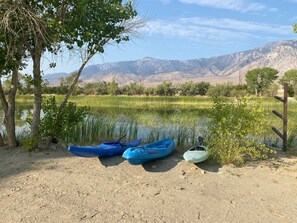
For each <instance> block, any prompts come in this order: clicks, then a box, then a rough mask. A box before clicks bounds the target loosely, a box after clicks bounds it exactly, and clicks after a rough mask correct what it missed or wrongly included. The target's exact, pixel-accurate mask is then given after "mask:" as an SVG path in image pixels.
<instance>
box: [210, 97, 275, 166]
mask: <svg viewBox="0 0 297 223" xmlns="http://www.w3.org/2000/svg"><path fill="white" fill-rule="evenodd" d="M265 115H266V114H265V113H264V111H263V110H262V109H261V108H260V103H254V104H250V105H248V100H247V99H246V98H243V99H239V100H237V101H235V102H231V103H227V102H225V101H224V100H222V99H219V98H214V105H213V108H212V110H211V114H210V120H209V121H208V128H207V130H206V131H207V136H208V137H207V139H206V143H207V146H208V149H209V153H210V159H211V160H212V161H214V162H216V163H219V164H228V163H233V164H236V165H240V164H242V163H243V162H244V161H245V159H247V158H251V159H265V158H267V155H268V154H269V153H273V151H272V150H271V149H269V148H267V147H266V146H265V145H264V144H261V143H260V142H259V141H258V140H257V138H256V137H257V136H259V135H261V134H262V133H264V124H265V123H264V120H265V118H264V116H265Z"/></svg>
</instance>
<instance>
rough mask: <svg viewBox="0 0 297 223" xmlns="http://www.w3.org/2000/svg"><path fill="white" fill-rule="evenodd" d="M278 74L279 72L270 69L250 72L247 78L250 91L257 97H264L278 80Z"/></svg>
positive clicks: (257, 69) (265, 68) (258, 69)
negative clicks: (267, 90)
mask: <svg viewBox="0 0 297 223" xmlns="http://www.w3.org/2000/svg"><path fill="white" fill-rule="evenodd" d="M277 74H278V70H276V69H274V68H270V67H264V68H256V69H253V70H249V71H248V72H247V74H246V76H245V81H246V84H247V87H248V90H249V91H250V92H251V93H254V94H256V95H257V96H262V94H263V92H264V91H265V90H266V89H267V88H268V87H269V86H270V85H271V84H272V82H273V81H275V80H276V79H277V78H278V76H277Z"/></svg>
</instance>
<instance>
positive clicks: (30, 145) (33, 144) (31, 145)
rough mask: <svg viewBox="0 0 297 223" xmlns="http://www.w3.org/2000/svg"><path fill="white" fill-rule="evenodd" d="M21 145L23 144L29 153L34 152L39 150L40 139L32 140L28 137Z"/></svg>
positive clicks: (34, 138)
mask: <svg viewBox="0 0 297 223" xmlns="http://www.w3.org/2000/svg"><path fill="white" fill-rule="evenodd" d="M21 143H22V146H23V148H24V150H26V151H28V152H32V151H34V150H37V149H38V145H39V139H38V137H33V138H32V137H30V136H28V137H26V138H24V139H22V141H21Z"/></svg>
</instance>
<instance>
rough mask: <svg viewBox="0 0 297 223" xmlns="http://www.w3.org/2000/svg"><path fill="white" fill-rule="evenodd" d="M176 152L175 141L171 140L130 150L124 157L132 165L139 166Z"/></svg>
mask: <svg viewBox="0 0 297 223" xmlns="http://www.w3.org/2000/svg"><path fill="white" fill-rule="evenodd" d="M173 150H174V141H173V140H172V139H170V138H167V139H163V140H161V141H157V142H153V143H150V144H146V145H143V146H138V147H131V148H128V149H127V150H126V151H125V152H124V153H123V155H122V157H123V158H125V159H127V160H128V162H129V163H130V164H132V165H139V164H143V163H146V162H148V161H151V160H156V159H160V158H163V157H165V156H168V155H169V154H171V153H172V152H173Z"/></svg>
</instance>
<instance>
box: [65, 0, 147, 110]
mask: <svg viewBox="0 0 297 223" xmlns="http://www.w3.org/2000/svg"><path fill="white" fill-rule="evenodd" d="M77 1H78V2H79V3H77V4H75V5H74V6H73V8H74V9H73V10H72V13H71V14H70V16H69V18H70V19H69V20H71V21H70V22H69V23H67V26H65V27H64V29H63V30H62V33H63V35H62V39H61V40H62V41H63V42H65V43H66V44H67V47H68V48H69V49H73V48H75V46H78V47H79V48H81V49H82V48H84V52H83V53H81V55H82V61H83V62H82V64H81V66H80V68H79V70H78V71H77V76H76V77H75V78H74V80H73V82H72V84H71V86H70V88H69V91H68V92H67V94H66V95H65V97H64V99H63V101H62V103H61V104H60V108H63V107H64V106H65V104H66V102H67V100H68V98H69V96H70V95H71V93H72V92H73V89H74V87H75V85H76V83H77V81H78V79H79V77H80V74H81V73H82V71H83V69H84V67H85V65H86V64H87V63H88V61H89V60H90V59H91V58H92V57H93V56H94V55H95V54H97V53H103V52H104V47H105V46H106V45H107V44H111V43H112V42H114V43H116V44H119V43H120V42H122V41H129V39H130V36H133V35H136V34H137V33H136V32H135V30H136V29H137V28H139V27H140V26H142V25H143V20H141V19H134V18H135V17H136V15H137V12H136V10H135V9H134V8H133V4H132V2H131V1H127V2H126V3H125V4H122V1H119V0H113V1H110V0H77ZM94 8H95V9H96V10H94ZM85 15H88V16H85ZM80 52H82V51H80ZM112 94H115V92H114V91H113V92H112Z"/></svg>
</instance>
